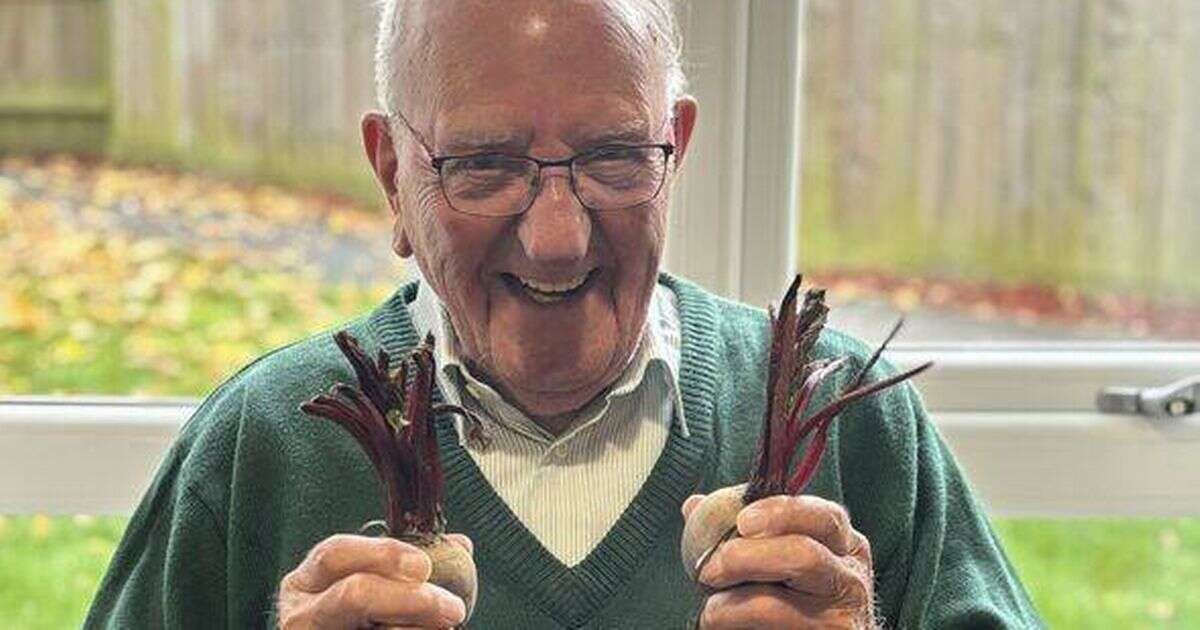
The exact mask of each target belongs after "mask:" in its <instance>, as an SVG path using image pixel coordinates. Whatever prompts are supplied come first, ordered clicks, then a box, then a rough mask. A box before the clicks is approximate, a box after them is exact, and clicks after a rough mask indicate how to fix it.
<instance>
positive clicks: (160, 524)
mask: <svg viewBox="0 0 1200 630" xmlns="http://www.w3.org/2000/svg"><path fill="white" fill-rule="evenodd" d="M220 397H221V396H218V395H216V394H214V396H213V397H211V398H210V400H208V401H206V404H205V405H202V406H201V408H200V409H199V410H198V411H197V412H196V414H194V415H193V417H192V418H191V419H190V420H189V421H188V423H187V425H186V426H185V427H184V430H183V433H182V434H181V435H180V437H179V438H178V439H177V440H176V442H175V444H174V445H173V446H172V448H171V450H170V451H169V452H168V453H167V456H166V457H165V458H164V461H163V463H162V464H161V465H160V467H159V470H158V472H157V473H156V475H155V478H154V481H153V482H152V483H151V486H150V488H149V490H148V491H147V492H146V494H145V496H144V497H143V498H142V500H141V503H140V504H139V505H138V508H137V510H136V511H135V512H134V515H133V517H132V518H131V519H130V522H129V525H128V527H127V528H126V530H125V534H124V536H123V537H122V539H121V542H120V544H119V545H118V547H117V550H116V552H115V554H114V555H113V559H112V561H111V563H110V564H109V567H108V571H107V573H106V574H105V576H104V578H103V580H102V581H101V583H100V587H99V590H98V591H97V593H96V596H95V598H94V599H93V600H92V606H91V610H90V611H89V612H88V616H87V619H86V621H85V622H84V627H85V628H209V627H224V626H225V625H226V616H225V615H226V610H227V606H226V601H225V598H226V575H225V567H226V562H225V557H226V553H225V549H226V545H225V540H224V538H225V536H224V530H223V526H222V519H220V518H219V517H218V516H217V512H216V511H214V509H213V502H212V501H209V500H206V499H205V498H204V493H203V492H202V491H201V489H200V488H199V487H197V486H194V485H193V483H192V482H193V481H194V480H195V477H193V475H194V469H195V468H197V467H203V462H197V461H196V460H197V459H201V458H198V457H197V454H198V453H197V451H199V450H203V449H198V448H197V446H196V442H197V437H198V435H202V434H203V433H204V431H205V430H206V429H207V428H210V427H211V426H213V425H214V424H217V423H218V422H219V421H220V418H219V417H218V416H220V415H221V413H220V412H221V411H222V410H223V408H224V407H226V406H225V405H222V404H219V402H218V401H217V400H216V399H217V398H220Z"/></svg>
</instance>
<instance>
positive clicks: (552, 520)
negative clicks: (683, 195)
mask: <svg viewBox="0 0 1200 630" xmlns="http://www.w3.org/2000/svg"><path fill="white" fill-rule="evenodd" d="M409 311H410V314H411V316H412V320H413V325H414V327H415V328H416V330H417V333H418V335H419V337H418V338H424V337H425V335H426V334H427V333H429V332H433V334H434V339H435V341H434V357H435V358H436V360H437V365H438V374H437V382H438V386H439V387H440V388H441V390H442V393H443V394H444V395H445V397H446V398H447V400H448V402H452V403H455V404H458V405H461V406H463V407H465V408H467V409H468V410H470V411H471V412H472V414H473V416H475V419H476V421H478V422H479V426H478V427H474V431H476V432H479V433H481V434H482V436H483V437H484V439H483V440H474V439H469V438H470V436H471V434H472V432H473V431H472V429H473V428H472V427H468V426H467V423H468V422H469V421H467V420H463V419H461V418H459V419H458V420H457V421H456V422H457V428H458V434H459V440H460V442H461V443H462V444H463V445H464V446H465V447H466V450H467V452H468V453H469V454H470V455H471V458H472V459H473V460H474V461H475V464H476V465H477V466H478V467H479V470H480V472H482V473H483V476H484V478H485V479H487V481H488V483H490V484H491V485H492V488H494V489H495V491H496V494H497V495H499V496H500V498H501V499H503V500H504V503H505V504H506V505H507V506H508V508H509V509H510V510H512V512H513V514H514V515H515V516H516V517H517V518H518V519H519V520H520V521H521V523H522V524H523V525H524V526H525V527H526V528H527V529H528V530H529V531H530V533H532V534H533V535H534V536H535V537H536V538H537V539H538V541H540V542H541V544H542V546H543V547H545V548H546V549H547V550H548V551H549V552H550V553H551V554H553V555H554V556H555V557H557V558H558V559H559V561H561V562H562V563H563V564H565V565H567V566H574V565H576V564H578V563H579V562H581V561H582V560H583V559H584V558H586V557H587V554H588V553H589V552H590V551H591V550H592V549H593V548H594V547H595V546H596V545H597V544H598V543H599V542H600V540H601V539H603V538H604V535H605V534H606V533H608V530H609V529H610V528H611V527H612V526H613V524H615V523H616V521H617V519H618V518H620V516H621V514H622V513H623V512H624V511H625V508H626V507H627V506H628V505H629V503H630V501H632V500H633V497H634V496H635V495H636V494H637V492H638V490H640V489H641V487H642V484H643V482H645V480H646V478H647V477H649V475H650V471H651V469H653V468H654V465H655V463H657V461H658V458H659V455H660V454H661V453H662V450H663V447H664V446H665V445H666V443H667V438H668V436H669V435H670V432H671V422H672V419H673V418H678V420H679V424H680V430H681V432H682V433H683V434H684V435H685V436H686V435H687V423H686V421H685V419H684V415H683V400H682V397H681V395H680V391H679V361H680V347H681V338H680V324H679V310H678V306H677V304H676V298H675V294H674V293H672V292H671V290H670V289H668V288H666V287H664V286H662V285H656V286H655V288H654V292H653V294H652V296H651V299H650V305H649V311H648V313H647V315H646V326H645V328H644V329H643V331H642V337H641V339H640V341H639V343H638V347H637V350H636V351H635V352H634V355H633V357H632V358H631V360H630V362H629V364H628V365H627V366H626V368H625V370H624V371H623V372H622V373H621V375H620V376H619V377H617V380H616V381H615V382H614V383H613V385H612V386H611V387H610V388H609V390H608V391H607V392H606V393H604V394H603V395H602V396H600V397H599V398H598V399H597V400H596V401H594V402H593V403H591V404H589V405H588V406H587V407H586V408H584V409H583V410H581V411H580V413H579V415H578V417H577V418H576V419H575V421H574V422H573V423H572V424H571V425H570V426H569V427H568V428H567V430H566V431H564V432H563V433H562V435H560V436H558V437H555V436H553V435H551V434H550V433H548V432H547V431H545V430H544V429H542V428H541V427H540V426H538V425H537V423H535V422H534V421H533V420H532V419H531V418H529V417H528V416H526V415H525V414H524V413H523V412H521V411H520V410H519V409H517V408H516V407H514V406H513V405H512V404H510V403H509V402H508V401H506V400H504V398H503V397H501V396H500V394H499V393H497V392H496V391H495V390H494V389H493V388H492V387H491V386H489V385H487V384H486V383H484V382H483V381H481V380H479V379H478V378H476V377H475V376H474V375H473V374H471V372H470V370H469V369H468V368H467V367H466V366H465V364H464V363H463V361H462V359H461V357H462V355H461V348H460V346H459V342H458V337H457V335H455V333H454V328H453V326H452V324H451V322H450V318H449V317H448V316H447V314H446V311H445V307H444V306H443V305H442V303H441V301H440V300H439V299H438V298H437V295H436V294H435V293H434V292H433V291H432V290H430V289H429V285H428V284H427V283H425V282H424V281H421V282H420V284H419V288H418V290H417V297H416V299H415V300H414V301H413V303H412V305H411V306H410V307H409Z"/></svg>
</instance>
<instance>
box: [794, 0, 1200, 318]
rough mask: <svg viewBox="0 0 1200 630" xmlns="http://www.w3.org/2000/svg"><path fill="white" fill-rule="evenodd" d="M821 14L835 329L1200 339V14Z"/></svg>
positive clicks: (1075, 7)
mask: <svg viewBox="0 0 1200 630" xmlns="http://www.w3.org/2000/svg"><path fill="white" fill-rule="evenodd" d="M807 6H808V12H807V15H806V18H807V22H806V32H805V37H806V38H807V39H806V42H805V45H806V54H805V69H804V76H805V84H804V88H805V100H804V108H805V109H804V134H803V143H804V144H803V157H802V159H803V182H802V206H801V207H802V210H801V213H802V214H801V221H800V223H801V242H802V247H801V258H802V268H803V269H804V270H805V271H807V272H808V273H809V275H810V277H811V278H812V279H813V280H814V281H816V282H817V283H819V284H823V285H825V286H827V287H828V288H829V289H830V299H831V302H832V303H833V304H835V308H834V311H833V320H834V325H841V326H843V327H845V328H848V329H850V330H851V331H852V332H857V333H859V334H860V335H861V336H864V337H867V338H876V337H878V336H879V334H880V330H881V329H883V328H884V326H885V324H883V323H881V322H882V321H887V320H890V319H893V318H894V316H895V315H896V314H898V313H900V312H905V313H907V314H908V320H909V327H908V329H907V332H906V333H905V335H904V336H903V338H902V340H903V341H904V342H913V341H925V340H1063V339H1157V340H1184V339H1191V340H1195V339H1200V275H1198V274H1197V272H1196V269H1197V260H1198V256H1200V254H1198V252H1200V178H1197V177H1196V176H1195V174H1194V170H1195V168H1194V165H1195V164H1197V163H1200V85H1198V84H1197V82H1196V81H1195V80H1194V77H1196V76H1197V73H1200V5H1197V3H1194V2H1162V3H1160V2H1154V3H1144V2H1092V1H1081V0H1075V1H1070V2H1051V3H1036V2H1000V1H989V2H962V1H957V0H901V1H897V2H868V1H845V2H843V1H840V0H814V1H812V2H809V3H808V5H807Z"/></svg>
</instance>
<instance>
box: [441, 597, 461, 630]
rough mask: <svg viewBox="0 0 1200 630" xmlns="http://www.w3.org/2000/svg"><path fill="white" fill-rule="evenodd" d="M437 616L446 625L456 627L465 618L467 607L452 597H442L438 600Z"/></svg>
mask: <svg viewBox="0 0 1200 630" xmlns="http://www.w3.org/2000/svg"><path fill="white" fill-rule="evenodd" d="M438 614H439V615H441V616H442V621H443V622H445V624H446V625H448V626H457V625H458V624H460V623H462V622H463V619H466V617H467V605H466V604H465V603H463V600H461V599H459V598H457V597H455V596H453V595H444V596H442V597H440V598H438Z"/></svg>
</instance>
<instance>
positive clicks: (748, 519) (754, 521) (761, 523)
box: [737, 507, 767, 537]
mask: <svg viewBox="0 0 1200 630" xmlns="http://www.w3.org/2000/svg"><path fill="white" fill-rule="evenodd" d="M737 522H738V533H739V534H741V535H742V536H745V537H749V536H753V535H755V534H757V533H759V532H761V531H763V530H764V529H766V528H767V515H766V514H764V513H763V511H762V510H761V509H759V508H756V507H750V508H746V509H744V510H742V513H741V514H740V515H738V520H737Z"/></svg>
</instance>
